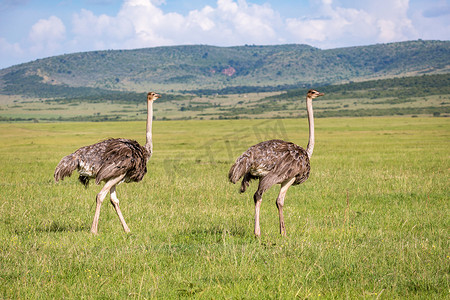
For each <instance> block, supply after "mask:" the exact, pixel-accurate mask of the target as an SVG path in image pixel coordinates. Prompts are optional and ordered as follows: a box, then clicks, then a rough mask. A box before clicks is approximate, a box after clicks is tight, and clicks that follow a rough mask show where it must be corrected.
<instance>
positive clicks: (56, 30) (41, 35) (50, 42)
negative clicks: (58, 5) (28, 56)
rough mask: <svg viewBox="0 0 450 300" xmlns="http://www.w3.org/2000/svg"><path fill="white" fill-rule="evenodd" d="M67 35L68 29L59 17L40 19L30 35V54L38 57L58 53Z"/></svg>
mask: <svg viewBox="0 0 450 300" xmlns="http://www.w3.org/2000/svg"><path fill="white" fill-rule="evenodd" d="M65 34H66V27H65V26H64V24H63V22H62V21H61V19H59V18H58V17H55V16H51V17H50V18H48V19H40V20H39V21H38V22H37V23H35V24H34V25H33V26H32V27H31V30H30V33H29V35H28V38H29V40H30V43H31V47H30V52H31V53H35V54H38V55H40V54H43V53H46V54H47V53H50V54H54V53H57V52H58V51H59V50H60V49H61V46H62V45H61V43H62V42H63V41H64V39H65Z"/></svg>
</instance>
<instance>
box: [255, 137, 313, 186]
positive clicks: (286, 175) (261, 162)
mask: <svg viewBox="0 0 450 300" xmlns="http://www.w3.org/2000/svg"><path fill="white" fill-rule="evenodd" d="M251 148H254V149H253V155H254V160H253V162H252V165H251V168H250V173H251V174H252V175H254V176H258V177H261V185H263V188H264V187H266V188H269V187H271V186H272V185H274V184H279V183H282V182H284V181H286V180H288V179H290V178H294V177H296V180H295V182H294V184H300V183H302V182H304V181H305V180H306V179H307V178H308V176H309V170H310V165H309V159H308V155H307V153H306V151H305V149H303V148H302V147H300V146H298V145H296V144H294V143H291V142H285V141H282V140H270V141H266V142H262V143H259V144H257V145H255V146H253V147H251ZM251 148H250V149H249V150H251Z"/></svg>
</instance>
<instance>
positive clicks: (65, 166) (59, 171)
mask: <svg viewBox="0 0 450 300" xmlns="http://www.w3.org/2000/svg"><path fill="white" fill-rule="evenodd" d="M150 155H151V153H149V152H148V151H147V150H146V149H145V148H144V147H142V146H141V145H139V143H138V142H136V141H135V140H129V139H121V138H119V139H108V140H104V141H102V142H99V143H96V144H93V145H89V146H85V147H82V148H80V149H78V150H77V151H75V152H74V153H72V154H69V155H67V156H65V157H63V158H62V159H61V161H60V162H59V164H58V166H56V169H55V174H54V177H55V180H56V181H59V180H63V179H64V177H66V176H70V175H72V172H73V171H75V170H77V171H78V173H79V174H80V175H79V178H78V179H79V180H80V182H81V183H83V184H84V185H85V186H87V185H88V183H89V180H90V179H93V178H95V183H96V184H99V183H100V182H101V181H108V180H110V179H112V178H116V177H118V176H121V175H123V174H126V175H125V177H124V181H126V182H131V181H135V182H138V181H141V180H142V178H143V177H144V175H145V174H146V173H147V161H148V159H149V158H150Z"/></svg>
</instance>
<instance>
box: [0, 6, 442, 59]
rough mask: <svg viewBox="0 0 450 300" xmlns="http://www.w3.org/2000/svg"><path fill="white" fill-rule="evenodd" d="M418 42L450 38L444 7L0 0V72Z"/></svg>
mask: <svg viewBox="0 0 450 300" xmlns="http://www.w3.org/2000/svg"><path fill="white" fill-rule="evenodd" d="M415 39H424V40H431V39H434V40H449V39H450V5H449V3H448V0H376V1H373V0H78V1H76V0H54V1H45V0H0V68H5V67H9V66H11V65H15V64H19V63H23V62H28V61H31V60H35V59H38V58H44V57H48V56H53V55H59V54H65V53H74V52H80V51H91V50H106V49H135V48H144V47H155V46H169V45H185V44H208V45H216V46H236V45H245V44H257V45H271V44H287V43H297V44H308V45H311V46H315V47H318V48H321V49H329V48H338V47H348V46H359V45H369V44H376V43H388V42H398V41H406V40H415Z"/></svg>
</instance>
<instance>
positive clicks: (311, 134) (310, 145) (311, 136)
mask: <svg viewBox="0 0 450 300" xmlns="http://www.w3.org/2000/svg"><path fill="white" fill-rule="evenodd" d="M306 111H307V113H308V124H309V141H308V147H307V148H306V152H307V153H308V157H309V158H311V156H312V154H313V151H314V115H313V107H312V98H309V97H306Z"/></svg>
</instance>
